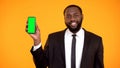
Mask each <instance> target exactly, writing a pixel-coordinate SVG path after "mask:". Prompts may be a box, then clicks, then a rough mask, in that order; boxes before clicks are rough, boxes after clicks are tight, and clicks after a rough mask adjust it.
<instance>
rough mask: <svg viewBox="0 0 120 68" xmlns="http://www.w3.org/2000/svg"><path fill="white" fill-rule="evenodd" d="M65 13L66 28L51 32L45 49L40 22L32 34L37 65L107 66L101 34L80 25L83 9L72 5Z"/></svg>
mask: <svg viewBox="0 0 120 68" xmlns="http://www.w3.org/2000/svg"><path fill="white" fill-rule="evenodd" d="M63 14H64V20H65V24H66V26H67V28H66V29H64V30H62V31H59V32H55V33H52V34H49V36H48V39H47V42H46V45H45V48H44V49H42V46H41V38H40V30H39V28H38V26H37V27H36V33H35V34H29V35H30V36H31V37H32V39H33V41H34V46H33V47H32V49H31V53H32V55H33V58H34V62H35V65H36V68H46V67H48V68H104V63H103V44H102V38H101V37H100V36H98V35H96V34H93V33H91V32H88V31H86V30H85V29H83V28H82V27H81V25H82V20H83V14H82V9H81V8H80V7H79V6H77V5H69V6H67V7H66V8H65V9H64V12H63ZM26 30H27V28H26Z"/></svg>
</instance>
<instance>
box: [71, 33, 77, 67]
mask: <svg viewBox="0 0 120 68" xmlns="http://www.w3.org/2000/svg"><path fill="white" fill-rule="evenodd" d="M72 36H73V39H72V48H71V49H72V51H71V68H76V61H75V47H76V38H75V36H76V34H73V35H72Z"/></svg>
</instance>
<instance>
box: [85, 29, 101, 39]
mask: <svg viewBox="0 0 120 68" xmlns="http://www.w3.org/2000/svg"><path fill="white" fill-rule="evenodd" d="M84 31H85V35H86V36H87V37H90V38H99V39H101V38H102V37H101V36H99V35H98V34H96V33H93V32H90V31H87V30H85V29H84Z"/></svg>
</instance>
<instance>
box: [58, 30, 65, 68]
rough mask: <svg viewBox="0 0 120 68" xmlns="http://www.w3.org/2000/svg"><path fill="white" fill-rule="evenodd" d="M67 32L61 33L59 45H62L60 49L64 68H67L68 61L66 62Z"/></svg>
mask: <svg viewBox="0 0 120 68" xmlns="http://www.w3.org/2000/svg"><path fill="white" fill-rule="evenodd" d="M65 31H66V29H65V30H63V31H62V32H61V33H60V38H59V42H60V43H59V44H60V47H61V48H60V49H61V54H62V59H63V61H64V68H66V63H65V62H66V61H65V44H64V35H65Z"/></svg>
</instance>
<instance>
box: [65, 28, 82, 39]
mask: <svg viewBox="0 0 120 68" xmlns="http://www.w3.org/2000/svg"><path fill="white" fill-rule="evenodd" d="M66 34H67V36H72V35H73V33H72V32H71V31H70V30H69V29H67V30H66ZM83 34H84V30H83V28H80V30H79V31H78V32H77V33H76V36H77V37H81V36H83Z"/></svg>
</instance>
